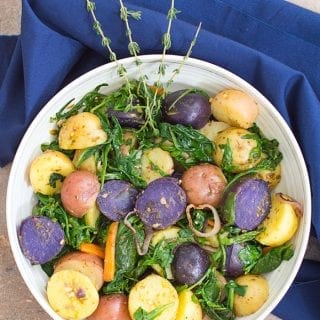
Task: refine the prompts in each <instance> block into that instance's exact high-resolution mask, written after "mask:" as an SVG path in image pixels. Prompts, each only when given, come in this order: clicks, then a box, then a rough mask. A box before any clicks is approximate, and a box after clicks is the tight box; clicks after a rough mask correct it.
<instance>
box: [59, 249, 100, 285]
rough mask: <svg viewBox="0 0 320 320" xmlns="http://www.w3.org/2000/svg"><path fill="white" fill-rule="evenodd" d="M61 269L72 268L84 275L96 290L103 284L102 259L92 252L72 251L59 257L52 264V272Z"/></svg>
mask: <svg viewBox="0 0 320 320" xmlns="http://www.w3.org/2000/svg"><path fill="white" fill-rule="evenodd" d="M62 270H74V271H78V272H80V273H82V274H84V275H86V276H87V277H88V278H89V279H90V280H91V282H92V283H93V284H94V286H95V287H96V289H97V290H100V289H101V288H102V286H103V283H104V281H103V260H102V259H101V258H99V257H98V256H96V255H94V254H89V253H85V252H81V251H72V252H69V253H67V254H65V255H63V256H62V257H61V258H59V259H58V261H57V262H56V263H55V265H54V273H57V272H59V271H62Z"/></svg>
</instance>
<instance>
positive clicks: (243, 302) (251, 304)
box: [233, 274, 269, 317]
mask: <svg viewBox="0 0 320 320" xmlns="http://www.w3.org/2000/svg"><path fill="white" fill-rule="evenodd" d="M235 281H236V283H237V284H239V285H241V286H247V288H246V293H245V295H244V296H243V297H242V296H240V295H238V294H235V296H234V305H233V307H234V312H235V314H236V316H238V317H243V316H247V315H249V314H252V313H254V312H256V311H257V310H259V309H260V308H261V306H262V305H263V304H264V303H265V302H266V300H267V299H268V296H269V286H268V282H267V280H266V279H265V278H264V277H262V276H260V275H252V274H247V275H244V276H241V277H238V278H236V279H235Z"/></svg>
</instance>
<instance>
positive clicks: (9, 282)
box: [0, 0, 320, 320]
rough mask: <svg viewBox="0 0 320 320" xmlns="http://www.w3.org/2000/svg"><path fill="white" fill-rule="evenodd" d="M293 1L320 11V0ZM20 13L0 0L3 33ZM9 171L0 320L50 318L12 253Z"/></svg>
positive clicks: (12, 2)
mask: <svg viewBox="0 0 320 320" xmlns="http://www.w3.org/2000/svg"><path fill="white" fill-rule="evenodd" d="M106 1H107V0H106ZM279 1H280V0H279ZM290 2H293V3H296V4H299V5H301V6H304V7H306V8H308V9H310V10H313V11H316V12H320V0H290ZM20 15H21V0H0V34H8V35H12V34H18V33H19V30H20ZM0 59H1V52H0ZM0 149H1V147H0ZM0 152H1V150H0ZM9 172H10V165H8V166H6V167H4V168H0V320H49V319H50V318H49V317H48V315H47V314H46V313H45V312H44V311H43V310H42V309H41V307H40V306H39V305H38V303H37V302H36V301H35V300H34V298H33V297H32V295H31V293H30V292H29V290H28V289H27V287H26V286H25V284H24V282H23V280H22V278H21V276H20V274H19V272H18V269H17V267H16V265H15V262H14V260H13V257H12V254H11V250H10V245H9V241H8V236H7V231H6V224H5V196H6V188H7V182H8V175H9ZM270 319H271V317H270ZM285 320H289V319H285Z"/></svg>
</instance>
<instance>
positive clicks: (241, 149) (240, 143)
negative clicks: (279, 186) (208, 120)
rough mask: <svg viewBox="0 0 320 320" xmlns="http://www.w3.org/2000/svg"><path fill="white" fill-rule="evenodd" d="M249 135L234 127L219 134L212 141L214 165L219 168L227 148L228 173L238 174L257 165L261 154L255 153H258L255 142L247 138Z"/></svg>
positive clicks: (245, 131) (247, 132)
mask: <svg viewBox="0 0 320 320" xmlns="http://www.w3.org/2000/svg"><path fill="white" fill-rule="evenodd" d="M250 135H251V133H250V132H249V131H248V130H245V129H241V128H234V127H230V128H227V129H225V130H223V131H221V132H219V133H218V134H217V136H216V138H215V140H214V143H215V145H216V149H215V151H214V153H213V160H214V161H215V163H216V164H217V165H218V166H219V167H221V166H222V165H223V164H224V158H225V156H224V154H225V152H226V147H229V149H230V151H231V152H230V155H231V163H230V165H231V167H230V168H229V169H228V171H230V172H234V173H238V172H242V171H245V170H248V169H250V168H253V167H254V166H255V165H257V164H258V163H259V162H260V161H261V160H262V152H256V151H258V144H257V141H256V140H255V139H252V138H249V136H250ZM260 151H261V150H260ZM226 154H228V153H226Z"/></svg>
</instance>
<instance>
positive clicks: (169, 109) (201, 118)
mask: <svg viewBox="0 0 320 320" xmlns="http://www.w3.org/2000/svg"><path fill="white" fill-rule="evenodd" d="M186 91H187V90H179V91H175V92H172V93H170V94H168V95H167V96H166V98H165V99H164V119H165V121H167V122H169V123H172V124H182V125H190V126H192V127H193V128H194V129H201V128H202V127H204V126H205V124H206V123H207V122H208V121H209V118H210V115H211V107H210V103H209V100H208V98H206V97H205V96H204V95H202V94H200V93H195V92H190V93H186ZM185 93H186V94H185ZM184 94H185V95H184Z"/></svg>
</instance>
